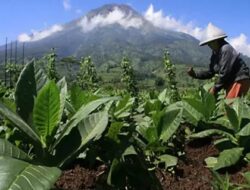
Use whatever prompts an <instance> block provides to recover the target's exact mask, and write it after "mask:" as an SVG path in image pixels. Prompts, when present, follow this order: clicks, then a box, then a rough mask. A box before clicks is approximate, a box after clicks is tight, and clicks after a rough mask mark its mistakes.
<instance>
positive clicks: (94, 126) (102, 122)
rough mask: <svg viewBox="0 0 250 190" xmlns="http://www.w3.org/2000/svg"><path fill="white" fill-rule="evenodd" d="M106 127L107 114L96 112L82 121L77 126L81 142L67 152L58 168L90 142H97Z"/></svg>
mask: <svg viewBox="0 0 250 190" xmlns="http://www.w3.org/2000/svg"><path fill="white" fill-rule="evenodd" d="M107 125H108V113H107V112H106V111H104V112H98V113H93V114H91V115H89V116H88V117H87V118H85V119H83V120H82V122H81V123H80V124H79V125H78V132H79V134H80V136H79V137H80V138H81V140H80V141H79V142H80V144H79V145H78V147H76V148H75V150H73V151H72V152H69V154H68V155H65V157H64V159H63V161H62V162H61V163H60V167H62V166H63V165H64V164H65V163H66V162H68V161H69V160H71V159H72V158H74V156H76V154H77V153H79V151H80V150H81V149H82V148H83V147H84V146H85V145H87V144H88V143H89V142H90V141H92V140H98V139H99V138H100V137H101V135H102V133H103V131H104V130H105V129H106V127H107ZM63 146H65V148H66V147H68V146H69V145H68V144H64V145H63Z"/></svg>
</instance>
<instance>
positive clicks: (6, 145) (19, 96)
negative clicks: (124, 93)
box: [0, 61, 116, 189]
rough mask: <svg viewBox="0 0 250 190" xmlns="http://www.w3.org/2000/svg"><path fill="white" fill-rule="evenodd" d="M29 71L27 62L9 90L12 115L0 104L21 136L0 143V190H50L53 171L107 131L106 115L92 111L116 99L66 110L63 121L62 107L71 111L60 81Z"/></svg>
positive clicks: (55, 173)
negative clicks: (12, 97) (12, 91)
mask: <svg viewBox="0 0 250 190" xmlns="http://www.w3.org/2000/svg"><path fill="white" fill-rule="evenodd" d="M35 71H36V70H35V67H34V61H31V62H30V63H29V64H27V65H26V66H25V68H24V69H23V71H22V72H21V75H20V77H19V79H18V82H17V86H16V90H15V104H16V106H15V107H16V112H14V111H12V110H11V109H9V108H8V107H7V106H5V105H4V104H2V103H1V102H0V114H1V116H2V117H4V118H6V119H7V120H9V121H10V122H11V124H12V126H14V127H16V128H17V129H18V131H19V132H20V134H19V136H21V137H22V138H21V139H22V140H20V139H15V137H13V138H12V139H11V141H10V142H9V141H7V140H5V139H0V143H1V146H0V147H1V148H0V168H1V171H6V172H1V173H0V179H1V183H0V189H7V187H8V188H13V189H15V188H19V189H50V188H51V187H52V186H53V183H54V182H55V181H56V179H57V178H58V177H59V175H60V169H59V168H63V167H64V166H65V165H66V164H68V163H69V162H70V161H71V160H72V159H74V158H76V157H77V156H78V155H79V153H81V152H82V151H83V150H84V149H86V148H87V147H88V146H89V144H90V143H91V142H92V141H95V140H97V139H99V138H100V137H101V135H102V133H103V131H104V130H105V128H106V127H107V124H108V113H107V111H105V110H102V109H99V111H95V110H96V109H97V108H99V107H100V106H102V105H103V104H105V103H107V102H109V101H113V100H115V99H116V98H110V97H107V98H99V99H97V100H94V101H90V102H89V103H87V104H84V105H82V106H81V107H80V108H79V109H78V110H77V111H76V110H73V111H72V110H71V111H72V116H71V117H68V118H67V120H66V121H63V120H62V116H63V114H64V111H65V109H67V108H69V107H72V106H71V105H70V103H69V102H68V101H67V100H66V96H67V83H66V81H65V79H61V80H60V81H59V82H58V83H55V81H54V80H53V81H51V80H44V78H43V77H42V76H41V73H40V75H39V72H35ZM46 81H47V82H46ZM42 83H43V84H44V85H42V86H39V85H41V84H42ZM38 87H39V89H38ZM40 87H41V88H40ZM61 120H62V121H61Z"/></svg>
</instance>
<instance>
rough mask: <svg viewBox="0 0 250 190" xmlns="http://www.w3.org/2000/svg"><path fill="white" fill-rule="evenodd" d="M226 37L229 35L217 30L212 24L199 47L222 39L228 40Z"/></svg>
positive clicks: (209, 25)
mask: <svg viewBox="0 0 250 190" xmlns="http://www.w3.org/2000/svg"><path fill="white" fill-rule="evenodd" d="M226 37H227V35H226V33H225V32H224V31H223V30H221V29H219V28H217V27H216V26H214V25H213V24H212V23H209V24H208V26H207V28H206V30H205V36H204V37H203V40H202V41H201V42H200V44H199V45H200V46H204V45H206V44H207V43H209V42H212V41H215V40H218V39H222V38H226Z"/></svg>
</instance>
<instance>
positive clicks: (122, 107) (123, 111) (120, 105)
mask: <svg viewBox="0 0 250 190" xmlns="http://www.w3.org/2000/svg"><path fill="white" fill-rule="evenodd" d="M134 101H135V99H134V98H131V97H130V96H129V95H127V96H125V97H123V98H122V99H121V100H120V101H118V102H117V106H116V107H115V110H114V115H115V117H116V118H124V117H128V116H129V115H130V114H131V109H132V106H133V104H134Z"/></svg>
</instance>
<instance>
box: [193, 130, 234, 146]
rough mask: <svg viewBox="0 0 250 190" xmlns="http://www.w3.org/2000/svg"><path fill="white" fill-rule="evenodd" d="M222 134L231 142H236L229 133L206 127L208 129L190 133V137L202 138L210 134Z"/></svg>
mask: <svg viewBox="0 0 250 190" xmlns="http://www.w3.org/2000/svg"><path fill="white" fill-rule="evenodd" d="M215 134H217V135H222V136H224V137H227V138H229V139H230V140H231V141H232V142H234V143H237V139H236V138H235V137H234V136H233V135H232V134H230V133H228V132H226V131H223V130H220V129H208V130H204V131H201V132H199V133H194V134H192V135H190V136H189V137H190V138H204V137H209V136H211V135H215Z"/></svg>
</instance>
